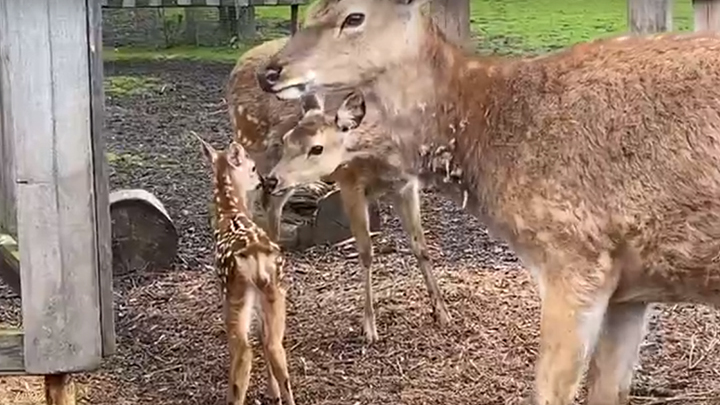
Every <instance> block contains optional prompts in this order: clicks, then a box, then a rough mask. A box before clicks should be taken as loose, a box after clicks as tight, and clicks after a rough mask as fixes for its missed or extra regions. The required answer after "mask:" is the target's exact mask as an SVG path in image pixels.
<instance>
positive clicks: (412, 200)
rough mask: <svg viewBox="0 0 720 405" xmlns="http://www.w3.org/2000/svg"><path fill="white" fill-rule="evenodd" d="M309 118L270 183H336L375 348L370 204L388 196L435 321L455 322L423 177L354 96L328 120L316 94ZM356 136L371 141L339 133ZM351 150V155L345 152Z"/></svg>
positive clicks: (309, 99)
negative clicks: (427, 229)
mask: <svg viewBox="0 0 720 405" xmlns="http://www.w3.org/2000/svg"><path fill="white" fill-rule="evenodd" d="M303 111H304V116H303V118H302V120H300V122H299V123H298V125H297V126H296V127H295V128H293V129H292V130H291V131H289V132H288V133H287V134H285V136H283V142H282V143H283V149H282V153H281V156H282V157H281V159H280V161H279V162H278V163H277V165H276V166H275V167H274V168H273V169H272V171H271V172H270V174H269V175H268V177H267V179H266V183H267V184H268V187H270V188H272V189H273V192H274V193H277V194H279V195H283V194H285V193H286V190H288V189H292V188H294V187H300V186H302V185H304V184H311V183H314V182H318V181H320V180H322V179H326V180H331V181H334V182H336V184H337V185H338V187H339V188H340V195H341V197H342V202H343V210H344V211H345V213H346V215H347V216H348V218H349V220H350V228H351V230H352V233H353V236H354V237H355V242H356V244H357V249H358V253H359V256H360V263H361V265H362V267H363V270H364V273H365V277H364V278H365V310H364V316H363V326H364V330H365V337H366V338H367V339H368V341H369V342H374V341H376V340H377V339H378V335H377V328H376V325H375V310H374V308H373V290H372V261H373V251H372V240H371V238H370V228H369V224H368V202H369V201H370V200H374V199H376V198H378V197H380V196H382V195H384V194H388V195H389V196H390V197H391V199H392V201H393V208H394V209H395V210H396V212H397V214H398V216H399V217H400V220H401V222H402V225H403V228H404V229H405V232H406V233H407V235H408V239H409V242H410V247H411V249H412V252H413V255H414V256H415V259H416V260H417V262H418V267H420V271H421V273H422V275H423V279H424V280H425V285H426V286H427V289H428V294H429V295H430V301H431V305H432V308H433V312H434V315H435V319H436V320H437V321H438V323H439V324H440V325H443V326H444V325H446V324H447V323H448V322H449V321H450V315H449V314H448V311H447V309H446V308H445V302H444V300H443V297H442V294H441V293H440V289H439V288H438V285H437V281H436V280H435V276H434V275H433V272H432V263H431V261H430V255H429V252H428V249H427V241H426V240H425V233H424V231H423V227H422V222H421V218H420V189H419V180H418V178H417V176H414V175H412V174H410V173H409V172H407V171H405V170H403V167H402V166H401V164H400V163H401V159H400V156H399V151H398V148H397V147H396V146H395V144H394V143H393V142H391V141H390V138H389V137H388V136H387V134H386V133H385V129H383V127H381V126H380V125H379V122H378V118H379V117H378V116H377V113H376V114H375V116H374V117H369V118H368V119H367V120H366V122H364V123H363V125H362V126H359V124H360V122H361V121H362V120H363V118H364V117H365V113H366V105H365V102H364V100H363V99H362V98H361V97H358V95H357V94H355V93H350V94H349V95H348V96H347V97H346V98H345V99H344V101H343V103H342V105H341V106H340V108H339V109H338V110H337V112H336V114H335V115H334V116H333V115H331V114H326V112H325V111H324V109H323V102H322V98H320V97H319V96H318V95H317V94H311V95H308V96H305V97H304V98H303ZM350 130H352V131H353V132H361V133H362V134H364V135H365V136H361V137H359V139H362V141H363V142H361V143H358V144H355V145H350V144H347V145H344V146H345V147H346V148H347V149H344V148H343V146H342V143H343V138H342V137H339V136H338V135H337V134H338V133H341V132H342V133H344V132H347V131H350ZM346 150H349V152H347V153H346V152H345V151H346Z"/></svg>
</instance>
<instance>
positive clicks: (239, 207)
mask: <svg viewBox="0 0 720 405" xmlns="http://www.w3.org/2000/svg"><path fill="white" fill-rule="evenodd" d="M214 194H215V195H214V198H215V218H216V220H217V223H218V224H222V223H223V220H225V219H230V218H234V217H236V216H238V215H245V216H247V215H248V212H249V211H248V208H247V204H246V201H245V198H243V192H242V190H236V189H235V187H234V186H233V184H232V180H231V179H230V177H229V176H227V175H219V176H218V177H217V179H216V183H215V193H214Z"/></svg>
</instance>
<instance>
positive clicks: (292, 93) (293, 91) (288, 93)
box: [275, 85, 305, 100]
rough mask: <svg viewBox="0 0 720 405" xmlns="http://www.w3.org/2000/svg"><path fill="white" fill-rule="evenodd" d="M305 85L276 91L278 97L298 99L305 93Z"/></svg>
mask: <svg viewBox="0 0 720 405" xmlns="http://www.w3.org/2000/svg"><path fill="white" fill-rule="evenodd" d="M304 87H305V86H302V85H300V86H289V87H285V88H284V89H282V90H280V91H278V92H277V93H275V96H277V98H279V99H282V100H297V99H299V98H300V97H302V96H303V94H305V91H304Z"/></svg>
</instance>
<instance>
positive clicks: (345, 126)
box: [335, 91, 366, 132]
mask: <svg viewBox="0 0 720 405" xmlns="http://www.w3.org/2000/svg"><path fill="white" fill-rule="evenodd" d="M365 112H366V108H365V97H363V95H362V93H360V92H358V91H353V92H352V93H350V94H348V95H347V96H345V99H344V100H343V102H342V105H340V108H338V110H337V114H336V115H335V126H337V128H338V129H340V130H341V131H342V132H347V131H349V130H351V129H355V128H357V127H359V126H360V124H361V123H362V121H363V118H365Z"/></svg>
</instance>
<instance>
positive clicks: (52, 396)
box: [45, 374, 75, 405]
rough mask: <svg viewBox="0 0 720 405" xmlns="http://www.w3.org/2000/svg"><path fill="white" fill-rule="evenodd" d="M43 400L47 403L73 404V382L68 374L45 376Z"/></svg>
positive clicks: (49, 404)
mask: <svg viewBox="0 0 720 405" xmlns="http://www.w3.org/2000/svg"><path fill="white" fill-rule="evenodd" d="M45 402H46V403H47V405H75V383H73V381H72V378H71V377H70V375H69V374H50V375H46V376H45Z"/></svg>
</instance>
